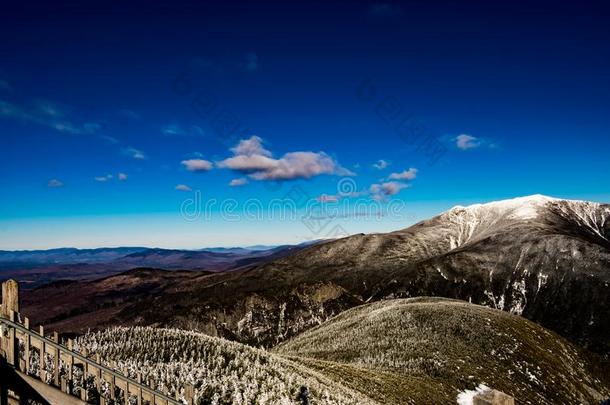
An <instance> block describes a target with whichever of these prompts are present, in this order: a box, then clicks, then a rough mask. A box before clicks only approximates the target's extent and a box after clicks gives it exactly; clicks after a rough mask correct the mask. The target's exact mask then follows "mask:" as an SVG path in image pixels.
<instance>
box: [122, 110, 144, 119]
mask: <svg viewBox="0 0 610 405" xmlns="http://www.w3.org/2000/svg"><path fill="white" fill-rule="evenodd" d="M119 115H122V116H123V117H127V118H131V119H132V120H139V119H140V118H142V116H141V115H140V114H139V113H137V112H135V111H133V110H130V109H127V108H123V109H122V110H119Z"/></svg>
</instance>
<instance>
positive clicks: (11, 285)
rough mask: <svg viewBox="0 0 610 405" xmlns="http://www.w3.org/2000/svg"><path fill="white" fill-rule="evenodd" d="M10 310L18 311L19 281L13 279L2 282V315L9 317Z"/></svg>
mask: <svg viewBox="0 0 610 405" xmlns="http://www.w3.org/2000/svg"><path fill="white" fill-rule="evenodd" d="M11 311H15V312H17V313H18V312H19V283H18V282H17V281H15V280H6V281H5V282H4V283H2V313H0V315H2V316H3V317H4V318H7V319H10V316H11Z"/></svg>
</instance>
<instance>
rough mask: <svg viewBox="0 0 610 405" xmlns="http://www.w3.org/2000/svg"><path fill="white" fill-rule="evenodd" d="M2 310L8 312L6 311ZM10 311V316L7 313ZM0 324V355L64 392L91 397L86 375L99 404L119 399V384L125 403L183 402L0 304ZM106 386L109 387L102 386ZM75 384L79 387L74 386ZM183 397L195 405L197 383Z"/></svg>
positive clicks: (171, 404)
mask: <svg viewBox="0 0 610 405" xmlns="http://www.w3.org/2000/svg"><path fill="white" fill-rule="evenodd" d="M3 312H4V314H5V315H3ZM7 313H8V314H9V316H8V318H7V317H6V314H7ZM0 327H1V330H0V332H1V337H0V340H1V343H2V344H1V346H0V356H2V357H4V358H5V360H6V363H8V364H9V365H10V366H12V367H14V368H15V370H17V371H19V372H21V373H24V374H26V375H33V376H38V378H40V380H41V381H43V382H45V383H47V384H48V385H51V386H53V387H55V388H57V389H60V390H61V391H62V392H64V393H67V394H70V395H75V393H77V395H78V396H79V397H80V399H81V400H82V401H84V402H88V401H91V400H92V399H93V398H88V389H87V388H86V384H85V382H84V381H85V379H87V378H90V377H89V376H93V380H94V381H93V386H94V387H95V392H97V395H96V397H97V396H98V395H99V400H96V402H98V403H99V404H100V405H106V404H109V403H120V402H118V401H119V398H117V397H116V394H115V393H116V389H115V388H119V390H120V393H122V397H123V401H124V403H125V405H129V404H130V397H132V398H135V400H136V401H137V402H136V403H137V404H138V405H146V404H147V403H148V404H150V405H178V404H183V403H184V402H182V401H180V400H179V394H178V393H176V395H175V398H172V397H170V396H169V395H168V394H164V393H162V392H159V391H157V390H155V389H153V388H151V387H149V386H147V385H145V384H143V383H142V376H141V374H139V373H138V376H137V378H136V379H133V378H130V377H128V376H127V375H126V374H127V373H126V372H125V373H121V372H119V371H117V370H115V369H114V368H113V367H108V366H105V365H102V364H101V361H100V357H99V355H95V358H93V359H92V358H90V357H89V356H88V355H87V351H86V349H85V348H82V349H81V350H80V352H76V351H75V350H74V343H73V341H72V339H68V340H67V342H66V345H63V344H61V343H60V341H59V335H58V333H57V332H53V333H52V335H51V337H47V336H45V333H44V328H43V327H42V326H40V327H39V328H38V331H35V330H33V329H31V328H30V321H29V319H28V318H26V317H23V318H22V317H21V315H20V314H19V313H17V312H15V311H12V310H7V309H6V308H2V306H1V305H0ZM33 350H37V351H38V353H39V357H38V359H39V360H38V362H39V364H38V367H37V369H36V370H33V368H32V364H31V361H32V359H31V354H32V351H33ZM45 354H48V355H49V356H51V358H52V362H53V366H52V367H50V368H51V371H47V368H46V367H45V363H46V361H45V360H46V359H45V357H46V356H45ZM60 361H61V362H62V363H63V364H64V365H66V368H67V373H64V374H61V372H60ZM75 368H79V369H81V370H82V373H83V377H82V378H83V380H82V382H81V383H80V385H79V384H77V381H75V376H74V371H75V370H74V369H75ZM103 386H104V387H106V389H103ZM74 388H76V389H74ZM183 388H184V395H183V398H184V399H185V400H186V403H187V404H188V405H193V399H194V387H193V386H192V385H190V384H187V385H185V386H184V387H183ZM103 391H105V392H107V396H104V395H102V392H103Z"/></svg>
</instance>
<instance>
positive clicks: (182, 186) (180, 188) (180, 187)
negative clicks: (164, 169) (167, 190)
mask: <svg viewBox="0 0 610 405" xmlns="http://www.w3.org/2000/svg"><path fill="white" fill-rule="evenodd" d="M175 189H176V190H178V191H193V190H192V189H191V188H190V187H189V186H187V185H186V184H178V185H177V186H176V187H175Z"/></svg>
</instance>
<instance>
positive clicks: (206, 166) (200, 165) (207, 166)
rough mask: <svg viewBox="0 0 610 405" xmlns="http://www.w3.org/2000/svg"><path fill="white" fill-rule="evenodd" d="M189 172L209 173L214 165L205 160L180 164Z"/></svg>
mask: <svg viewBox="0 0 610 405" xmlns="http://www.w3.org/2000/svg"><path fill="white" fill-rule="evenodd" d="M180 163H181V164H182V165H183V166H184V167H185V168H186V170H188V171H189V172H207V171H209V170H212V168H213V167H214V165H213V164H212V162H210V161H209V160H205V159H187V160H183V161H182V162H180Z"/></svg>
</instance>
